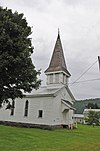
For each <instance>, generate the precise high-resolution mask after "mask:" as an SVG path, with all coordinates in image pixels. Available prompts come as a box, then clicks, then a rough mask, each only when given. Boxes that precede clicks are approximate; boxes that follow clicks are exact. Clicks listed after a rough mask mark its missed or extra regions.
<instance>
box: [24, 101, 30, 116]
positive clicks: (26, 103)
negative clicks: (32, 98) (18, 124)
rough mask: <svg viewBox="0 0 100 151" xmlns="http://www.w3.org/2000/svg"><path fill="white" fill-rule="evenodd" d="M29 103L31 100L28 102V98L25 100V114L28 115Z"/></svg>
mask: <svg viewBox="0 0 100 151" xmlns="http://www.w3.org/2000/svg"><path fill="white" fill-rule="evenodd" d="M28 104H29V102H28V100H26V102H25V113H24V116H28Z"/></svg>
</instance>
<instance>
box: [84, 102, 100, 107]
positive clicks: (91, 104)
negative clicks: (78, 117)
mask: <svg viewBox="0 0 100 151" xmlns="http://www.w3.org/2000/svg"><path fill="white" fill-rule="evenodd" d="M86 108H87V109H99V107H98V105H97V103H91V102H89V103H88V104H87V106H86Z"/></svg>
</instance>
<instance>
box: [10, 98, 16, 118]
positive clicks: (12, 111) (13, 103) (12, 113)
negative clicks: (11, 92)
mask: <svg viewBox="0 0 100 151" xmlns="http://www.w3.org/2000/svg"><path fill="white" fill-rule="evenodd" d="M14 108H15V101H14V100H13V101H12V105H11V114H10V115H12V116H13V115H14Z"/></svg>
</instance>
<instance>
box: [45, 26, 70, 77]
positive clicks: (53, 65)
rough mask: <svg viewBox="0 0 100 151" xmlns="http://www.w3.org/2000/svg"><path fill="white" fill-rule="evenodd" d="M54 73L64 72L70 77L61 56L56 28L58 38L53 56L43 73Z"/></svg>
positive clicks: (62, 55) (61, 49) (60, 45)
mask: <svg viewBox="0 0 100 151" xmlns="http://www.w3.org/2000/svg"><path fill="white" fill-rule="evenodd" d="M56 71H64V72H65V73H66V74H67V75H68V76H70V73H69V72H68V70H67V67H66V62H65V58H64V54H63V48H62V44H61V40H60V32H59V28H58V36H57V40H56V44H55V47H54V51H53V55H52V58H51V61H50V65H49V67H48V69H47V70H46V71H45V72H56Z"/></svg>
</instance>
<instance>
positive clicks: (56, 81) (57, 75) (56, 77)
mask: <svg viewBox="0 0 100 151" xmlns="http://www.w3.org/2000/svg"><path fill="white" fill-rule="evenodd" d="M55 83H59V73H56V74H55Z"/></svg>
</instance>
